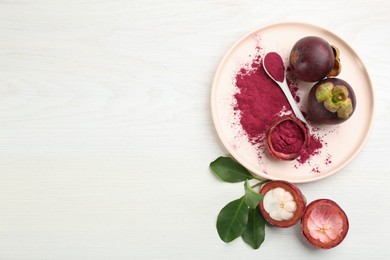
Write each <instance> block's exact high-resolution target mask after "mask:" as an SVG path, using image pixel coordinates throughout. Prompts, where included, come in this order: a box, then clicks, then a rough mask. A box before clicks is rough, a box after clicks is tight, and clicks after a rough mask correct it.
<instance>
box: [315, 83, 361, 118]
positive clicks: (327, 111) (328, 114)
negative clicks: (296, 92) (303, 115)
mask: <svg viewBox="0 0 390 260" xmlns="http://www.w3.org/2000/svg"><path fill="white" fill-rule="evenodd" d="M308 101H309V102H308V104H309V114H310V116H311V117H313V119H314V120H315V121H318V122H319V123H323V124H333V125H335V124H340V123H342V122H344V121H346V120H348V119H349V118H350V117H351V116H352V114H353V113H354V111H355V108H356V96H355V92H354V91H353V89H352V87H351V86H350V85H349V84H348V83H347V82H346V81H345V80H342V79H339V78H326V79H323V80H321V81H319V82H317V83H316V84H315V85H314V86H313V87H312V88H311V90H310V92H309V96H308Z"/></svg>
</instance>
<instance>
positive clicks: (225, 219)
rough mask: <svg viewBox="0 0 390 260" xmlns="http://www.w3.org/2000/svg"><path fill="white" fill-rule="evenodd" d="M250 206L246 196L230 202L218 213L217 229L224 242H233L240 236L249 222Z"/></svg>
mask: <svg viewBox="0 0 390 260" xmlns="http://www.w3.org/2000/svg"><path fill="white" fill-rule="evenodd" d="M248 212H249V209H248V206H247V205H246V204H245V196H242V197H241V198H240V199H237V200H233V201H232V202H229V203H228V204H227V205H226V206H225V207H223V209H221V211H220V212H219V214H218V218H217V231H218V235H219V237H220V238H221V239H222V240H223V241H224V242H226V243H227V242H231V241H233V240H234V239H236V238H237V237H239V236H240V235H241V234H242V232H244V230H245V228H246V224H247V222H248Z"/></svg>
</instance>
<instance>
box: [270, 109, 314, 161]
mask: <svg viewBox="0 0 390 260" xmlns="http://www.w3.org/2000/svg"><path fill="white" fill-rule="evenodd" d="M287 120H290V121H293V122H295V123H296V124H297V125H298V126H299V127H300V128H301V129H302V131H303V134H304V137H305V140H304V141H303V145H302V148H301V149H300V151H298V152H297V153H292V154H285V153H282V152H278V151H276V150H275V149H274V148H273V145H272V140H271V136H272V132H273V131H274V130H275V128H276V127H277V126H278V125H279V124H280V123H282V122H284V121H287ZM309 143H310V137H309V130H308V126H307V125H306V124H305V123H304V122H303V121H301V120H300V119H298V118H297V117H295V116H292V115H287V116H283V117H281V118H279V119H278V120H276V121H275V122H274V123H273V124H272V125H271V126H270V128H269V129H268V130H267V132H266V146H267V148H268V152H269V153H270V154H271V155H272V156H273V157H274V158H276V159H279V160H294V159H296V158H298V157H299V156H300V155H301V153H302V150H303V149H306V148H307V147H308V146H309Z"/></svg>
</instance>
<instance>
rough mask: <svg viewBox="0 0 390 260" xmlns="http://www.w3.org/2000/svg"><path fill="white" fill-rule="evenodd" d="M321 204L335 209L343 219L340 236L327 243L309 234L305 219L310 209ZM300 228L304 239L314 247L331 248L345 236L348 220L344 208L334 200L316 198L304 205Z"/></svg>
mask: <svg viewBox="0 0 390 260" xmlns="http://www.w3.org/2000/svg"><path fill="white" fill-rule="evenodd" d="M322 205H328V206H331V207H332V208H333V209H334V210H335V211H337V214H339V216H340V217H341V219H342V220H343V231H342V233H341V236H339V238H338V239H335V240H332V241H330V242H328V243H323V242H321V241H320V240H317V239H315V238H313V237H312V236H311V235H310V230H309V228H308V227H307V220H308V218H309V216H310V213H311V212H312V210H313V209H314V208H315V207H318V206H322ZM301 230H302V234H303V236H304V237H305V238H306V240H307V241H308V242H309V243H310V244H311V245H313V246H314V247H316V248H319V249H331V248H333V247H336V246H338V245H339V244H340V243H341V242H343V240H344V239H345V237H346V236H347V234H348V230H349V221H348V217H347V214H345V212H344V210H343V209H342V208H341V207H340V206H339V205H338V204H337V203H336V202H334V201H333V200H330V199H318V200H315V201H312V202H310V203H309V204H308V205H307V206H306V209H305V211H304V213H303V215H302V219H301Z"/></svg>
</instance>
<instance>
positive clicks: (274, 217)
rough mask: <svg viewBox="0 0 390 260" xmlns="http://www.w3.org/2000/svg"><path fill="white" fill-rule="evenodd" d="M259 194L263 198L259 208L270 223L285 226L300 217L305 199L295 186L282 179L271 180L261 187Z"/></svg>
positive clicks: (296, 221) (290, 224) (289, 225)
mask: <svg viewBox="0 0 390 260" xmlns="http://www.w3.org/2000/svg"><path fill="white" fill-rule="evenodd" d="M260 194H262V195H263V196H264V199H263V200H262V201H261V202H260V203H259V209H260V212H261V214H262V215H263V217H264V218H265V219H266V220H267V221H268V222H269V223H270V224H272V225H274V226H277V227H281V228H287V227H291V226H293V225H295V224H296V223H298V222H299V220H300V219H301V217H302V214H303V212H304V210H305V206H306V199H305V197H304V196H303V194H302V192H301V191H300V190H299V189H298V187H297V186H295V185H293V184H292V183H290V182H287V181H282V180H277V181H271V182H267V183H266V184H265V185H263V187H261V189H260Z"/></svg>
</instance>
